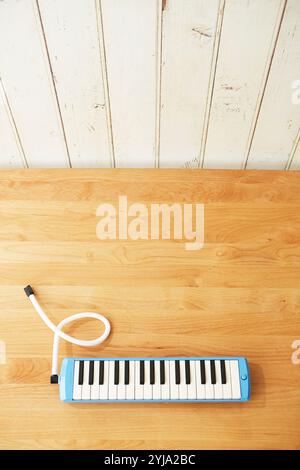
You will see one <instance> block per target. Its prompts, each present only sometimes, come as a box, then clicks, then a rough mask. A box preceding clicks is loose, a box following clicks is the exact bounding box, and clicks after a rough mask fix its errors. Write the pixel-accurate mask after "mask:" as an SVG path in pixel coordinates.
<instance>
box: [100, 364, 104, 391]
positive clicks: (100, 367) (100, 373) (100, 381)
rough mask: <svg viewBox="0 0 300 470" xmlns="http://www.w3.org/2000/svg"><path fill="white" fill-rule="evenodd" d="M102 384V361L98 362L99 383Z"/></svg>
mask: <svg viewBox="0 0 300 470" xmlns="http://www.w3.org/2000/svg"><path fill="white" fill-rule="evenodd" d="M103 384H104V361H100V363H99V385H103Z"/></svg>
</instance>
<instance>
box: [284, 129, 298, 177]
mask: <svg viewBox="0 0 300 470" xmlns="http://www.w3.org/2000/svg"><path fill="white" fill-rule="evenodd" d="M298 145H300V128H299V130H298V134H297V136H296V139H295V142H294V144H293V146H292V150H291V151H290V156H289V158H288V161H287V163H286V165H285V170H290V169H291V165H292V163H293V160H294V156H295V155H296V151H297V149H298Z"/></svg>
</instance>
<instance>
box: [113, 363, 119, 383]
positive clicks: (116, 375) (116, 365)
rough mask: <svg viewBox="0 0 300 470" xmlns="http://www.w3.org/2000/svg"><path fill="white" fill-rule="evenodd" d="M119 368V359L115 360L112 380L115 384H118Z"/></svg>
mask: <svg viewBox="0 0 300 470" xmlns="http://www.w3.org/2000/svg"><path fill="white" fill-rule="evenodd" d="M119 370H120V367H119V361H115V380H114V384H115V385H119Z"/></svg>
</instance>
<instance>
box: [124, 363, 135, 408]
mask: <svg viewBox="0 0 300 470" xmlns="http://www.w3.org/2000/svg"><path fill="white" fill-rule="evenodd" d="M125 387H126V400H134V388H135V361H130V362H129V384H128V385H125Z"/></svg>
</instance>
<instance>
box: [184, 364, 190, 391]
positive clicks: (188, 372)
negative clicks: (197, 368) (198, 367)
mask: <svg viewBox="0 0 300 470" xmlns="http://www.w3.org/2000/svg"><path fill="white" fill-rule="evenodd" d="M185 382H186V384H187V385H189V384H190V383H191V368H190V361H185Z"/></svg>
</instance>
